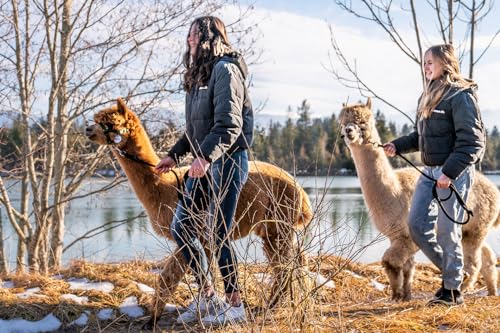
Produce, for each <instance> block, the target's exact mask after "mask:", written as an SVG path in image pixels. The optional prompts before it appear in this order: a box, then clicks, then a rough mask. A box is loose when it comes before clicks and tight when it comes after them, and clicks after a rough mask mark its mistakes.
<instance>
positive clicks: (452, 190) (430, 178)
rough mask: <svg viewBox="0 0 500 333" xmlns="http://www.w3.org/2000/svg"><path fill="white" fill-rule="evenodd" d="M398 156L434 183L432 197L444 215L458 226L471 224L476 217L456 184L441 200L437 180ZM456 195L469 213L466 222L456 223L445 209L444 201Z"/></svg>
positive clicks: (400, 155)
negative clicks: (472, 218) (470, 221)
mask: <svg viewBox="0 0 500 333" xmlns="http://www.w3.org/2000/svg"><path fill="white" fill-rule="evenodd" d="M372 144H373V145H374V146H375V147H380V148H383V147H384V146H383V145H381V144H380V143H377V142H372ZM396 155H398V156H399V157H401V158H402V159H403V160H405V161H406V163H408V164H409V165H411V166H412V167H413V168H414V169H416V170H417V171H418V172H419V173H420V174H421V175H423V176H424V177H426V178H427V179H429V180H430V181H432V182H434V186H432V197H433V198H434V199H436V201H437V202H438V204H439V207H441V210H442V211H443V213H444V215H446V217H447V218H449V219H450V220H451V221H452V222H453V223H456V224H460V225H464V224H467V223H469V220H470V218H471V216H474V214H473V212H472V210H471V209H469V207H467V204H466V203H465V200H464V198H462V196H461V195H460V193H459V192H458V190H457V188H456V187H455V184H453V183H450V187H449V189H450V194H449V195H448V196H447V197H446V198H443V199H441V198H439V196H438V193H437V179H434V178H432V177H431V176H429V175H426V174H425V173H423V172H422V170H420V169H419V168H418V167H417V166H416V165H415V164H413V163H412V162H411V161H410V160H409V159H407V158H406V157H404V156H403V155H402V154H400V153H399V152H396ZM453 194H455V196H456V197H457V201H458V203H459V204H460V206H462V208H463V209H464V210H465V212H466V213H467V218H466V219H465V221H456V220H455V219H453V218H452V217H451V216H450V215H449V214H448V213H447V212H446V210H445V209H444V207H443V201H446V200H449V199H450V198H451V196H452V195H453Z"/></svg>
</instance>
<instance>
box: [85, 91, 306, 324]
mask: <svg viewBox="0 0 500 333" xmlns="http://www.w3.org/2000/svg"><path fill="white" fill-rule="evenodd" d="M94 120H95V125H92V126H89V127H87V129H86V135H87V137H88V138H89V139H90V140H92V141H93V142H95V143H98V144H100V145H110V146H112V148H113V149H112V151H113V153H114V155H115V156H116V158H117V159H118V161H119V163H120V165H121V167H122V168H123V170H124V171H125V174H126V175H127V177H128V180H129V182H130V184H131V185H132V187H133V189H134V191H135V193H136V195H137V197H138V199H139V200H140V202H141V203H142V205H143V206H144V208H145V209H146V211H147V213H148V216H149V219H150V222H151V225H152V227H153V229H154V231H155V232H156V233H157V234H159V235H161V236H163V237H167V238H169V239H172V235H171V233H170V223H171V222H172V217H173V212H174V211H175V207H176V205H177V202H178V190H179V189H178V185H177V180H176V177H175V175H174V173H173V172H169V173H165V174H158V173H157V172H155V171H154V168H153V167H152V166H150V165H157V164H158V162H159V161H160V158H159V157H158V156H157V155H156V153H155V152H154V149H153V147H152V145H151V142H150V140H149V137H148V135H147V133H146V131H145V130H144V128H143V126H142V125H141V123H140V121H139V118H138V117H137V116H136V115H135V114H134V113H133V112H132V111H131V110H130V109H129V108H128V107H127V106H126V105H125V103H124V101H123V100H122V99H118V101H117V104H116V105H113V106H112V107H110V108H107V109H104V110H101V111H100V112H98V113H97V114H96V115H95V116H94ZM118 135H119V136H120V138H116V137H117V136H118ZM115 138H116V139H117V140H115ZM117 141H119V142H118V143H114V142H117ZM118 149H119V150H118ZM120 151H121V152H126V153H127V154H128V158H127V157H125V156H122V154H120ZM130 156H133V157H134V158H136V159H137V160H140V161H144V162H146V163H147V164H150V165H146V164H145V163H140V162H137V161H136V160H134V159H131V158H130ZM186 171H187V167H184V168H180V169H176V170H175V172H176V173H177V175H178V177H179V178H180V179H181V180H182V178H183V176H184V173H185V172H186ZM311 219H312V211H311V205H310V202H309V198H308V196H307V194H306V193H305V191H304V190H303V189H302V188H301V187H300V186H299V185H298V184H297V183H296V182H295V180H294V178H293V177H292V176H291V175H289V174H288V173H287V172H285V171H284V170H283V169H280V168H278V167H276V166H273V165H271V164H268V163H264V162H250V168H249V178H248V181H247V183H246V184H245V186H244V187H243V190H242V192H241V196H240V199H239V202H238V207H237V211H236V216H235V222H234V226H233V230H232V231H231V238H232V239H238V238H240V237H244V236H246V235H248V234H249V233H250V232H251V231H252V232H254V233H255V234H257V235H258V236H260V237H261V238H262V241H263V245H264V252H265V254H266V257H267V259H268V260H269V262H270V264H271V265H272V267H273V268H274V270H275V273H277V274H279V273H282V272H280V271H281V270H280V269H279V267H283V266H281V265H282V264H283V263H284V261H285V262H286V261H287V260H288V261H289V260H291V259H292V257H294V256H297V254H298V253H302V252H301V251H300V250H298V249H297V248H296V246H295V245H294V244H295V242H294V229H298V228H301V227H304V226H305V225H307V224H309V223H310V221H311ZM303 259H304V258H300V260H301V262H302V263H303ZM185 270H186V263H185V261H184V260H183V257H182V255H181V253H180V251H179V250H178V249H177V250H176V251H175V252H174V254H173V255H172V256H171V257H169V258H168V260H167V261H166V264H165V267H164V269H163V271H162V273H161V274H160V276H159V279H158V284H157V286H156V293H155V296H154V299H153V303H152V308H151V311H152V318H155V319H154V320H156V319H157V318H159V316H160V315H161V313H162V311H163V308H164V306H165V302H166V300H167V299H168V298H169V296H170V295H172V293H173V292H174V291H175V288H176V287H177V285H178V283H179V281H180V279H181V278H182V276H183V275H184V272H185ZM277 276H278V275H277ZM282 282H283V281H280V278H276V279H275V282H274V286H273V291H276V290H278V291H279V290H280V288H281V287H282V285H280V283H282Z"/></svg>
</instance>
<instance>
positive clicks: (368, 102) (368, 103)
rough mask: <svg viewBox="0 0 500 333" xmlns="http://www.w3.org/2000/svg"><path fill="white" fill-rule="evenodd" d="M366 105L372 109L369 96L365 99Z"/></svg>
mask: <svg viewBox="0 0 500 333" xmlns="http://www.w3.org/2000/svg"><path fill="white" fill-rule="evenodd" d="M366 107H367V108H368V109H370V110H371V109H372V99H371V97H368V99H367V100H366Z"/></svg>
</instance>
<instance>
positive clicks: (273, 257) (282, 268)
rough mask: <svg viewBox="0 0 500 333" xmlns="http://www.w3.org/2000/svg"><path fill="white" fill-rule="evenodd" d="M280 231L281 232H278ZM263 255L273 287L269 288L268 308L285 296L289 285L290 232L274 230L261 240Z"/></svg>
mask: <svg viewBox="0 0 500 333" xmlns="http://www.w3.org/2000/svg"><path fill="white" fill-rule="evenodd" d="M280 231H281V232H280ZM262 240H263V243H264V253H265V255H266V257H267V260H268V261H269V264H270V266H271V268H272V272H273V285H272V287H271V295H270V302H269V303H270V306H271V307H272V306H274V305H276V303H277V302H278V301H279V300H280V299H281V298H282V297H283V296H284V294H286V291H287V289H289V288H287V287H288V286H289V283H290V274H288V272H287V271H288V269H289V268H290V267H289V265H290V260H291V259H292V252H293V251H292V249H293V245H292V237H291V232H290V231H287V232H283V231H282V230H279V231H278V230H275V232H272V233H268V234H267V235H266V236H264V237H263V238H262Z"/></svg>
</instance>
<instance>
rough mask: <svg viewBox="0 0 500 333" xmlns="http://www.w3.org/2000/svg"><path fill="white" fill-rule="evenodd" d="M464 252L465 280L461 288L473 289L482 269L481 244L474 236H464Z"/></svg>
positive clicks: (464, 289) (465, 289)
mask: <svg viewBox="0 0 500 333" xmlns="http://www.w3.org/2000/svg"><path fill="white" fill-rule="evenodd" d="M462 246H463V253H464V271H465V272H466V273H467V274H465V275H464V276H465V278H464V282H463V283H462V287H461V289H462V290H463V291H471V290H472V289H473V288H474V285H475V284H476V281H477V278H478V276H479V270H480V269H481V244H480V243H479V242H478V241H476V240H474V239H472V237H464V238H463V241H462Z"/></svg>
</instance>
